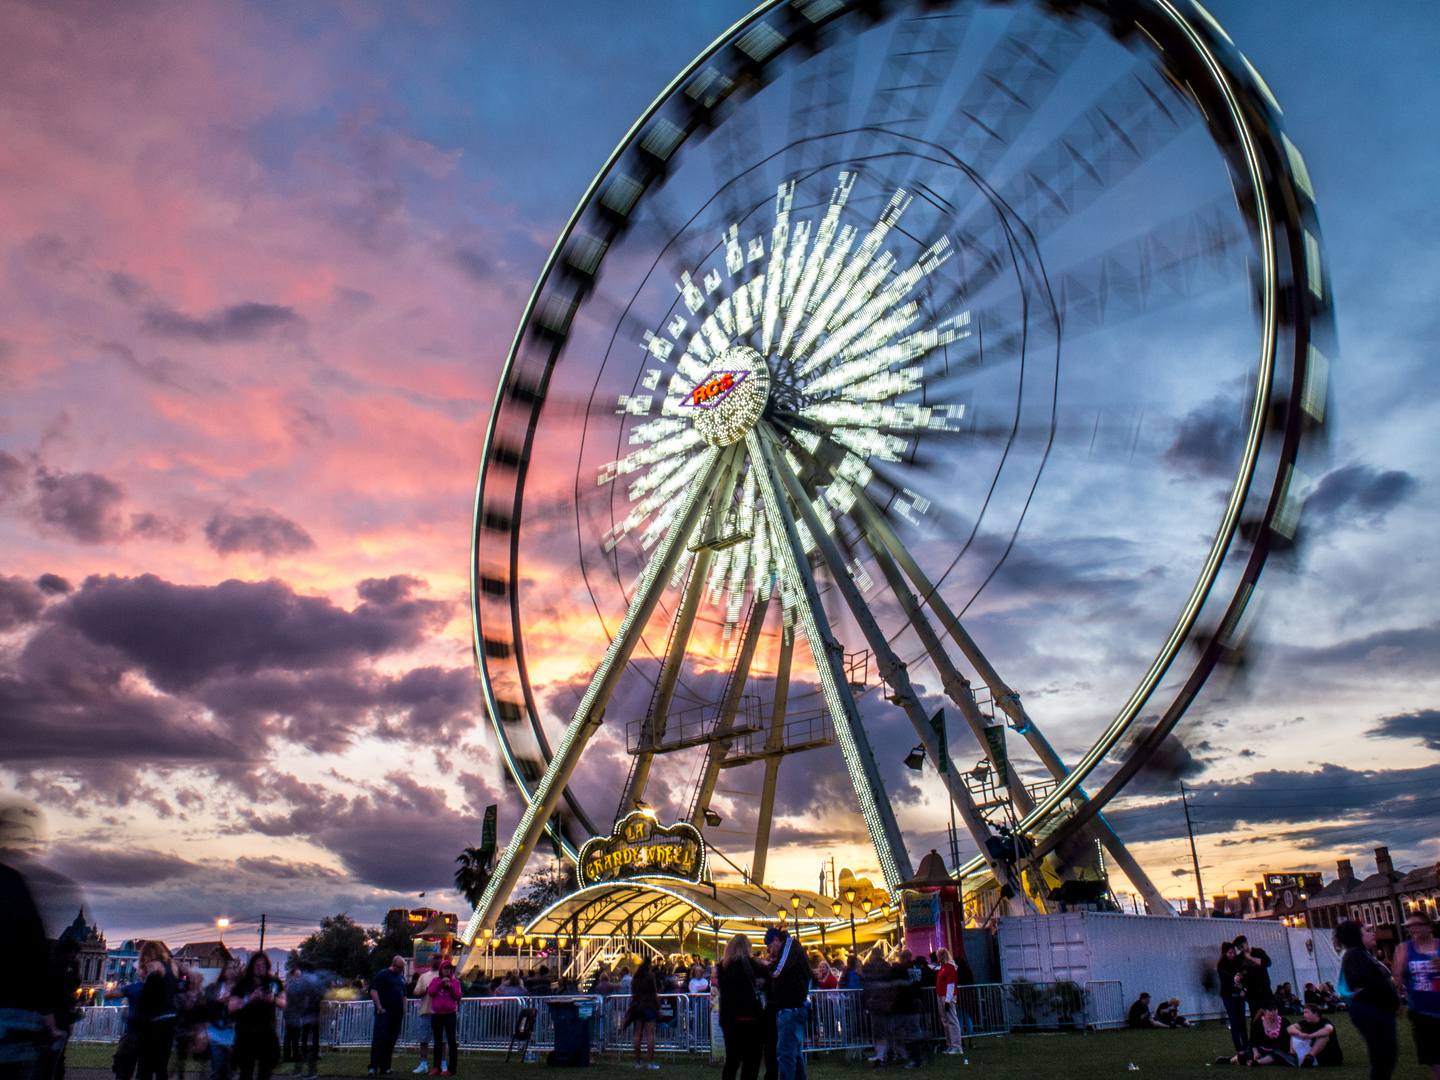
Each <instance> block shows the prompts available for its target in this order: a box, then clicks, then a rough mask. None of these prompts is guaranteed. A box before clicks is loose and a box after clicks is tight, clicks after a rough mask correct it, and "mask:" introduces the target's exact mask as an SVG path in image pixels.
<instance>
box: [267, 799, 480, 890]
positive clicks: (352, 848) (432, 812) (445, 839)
mask: <svg viewBox="0 0 1440 1080" xmlns="http://www.w3.org/2000/svg"><path fill="white" fill-rule="evenodd" d="M298 783H299V782H298V781H295V778H294V777H289V778H277V783H276V785H275V786H274V788H273V790H275V791H277V792H278V791H284V792H285V793H286V794H287V795H288V796H290V797H296V798H297V803H296V804H295V805H293V806H292V808H291V809H290V810H289V811H288V812H287V813H284V814H278V815H273V816H269V817H264V816H261V815H260V814H257V813H254V812H253V811H245V812H244V813H243V815H242V816H243V818H244V821H245V824H246V826H247V827H248V828H250V829H253V830H255V831H256V832H260V833H263V834H264V835H266V836H276V837H280V836H301V837H305V838H306V839H309V840H311V841H312V842H314V843H316V844H319V845H320V846H322V847H324V848H326V849H327V850H329V851H332V852H334V853H335V854H336V855H337V856H338V857H339V858H340V859H341V860H342V861H343V862H344V864H345V867H346V869H347V870H349V871H350V872H351V873H352V874H353V875H354V876H355V877H356V878H357V879H358V880H360V881H362V882H365V883H366V884H369V885H375V886H377V887H380V888H392V889H397V890H405V891H412V890H415V889H416V888H425V889H427V890H428V889H431V888H435V887H440V888H446V887H450V886H451V885H452V884H453V880H454V866H455V856H456V855H457V854H459V853H460V851H461V850H462V849H463V848H465V847H466V846H472V845H474V844H476V843H478V841H479V839H480V819H479V818H478V817H475V816H473V815H471V814H467V813H463V812H457V811H454V810H451V809H450V808H449V807H448V806H447V805H446V799H445V792H444V791H442V790H441V789H440V788H436V787H429V786H426V785H425V784H422V783H420V782H418V781H417V780H415V779H413V778H411V777H408V776H403V775H400V774H392V775H390V776H388V777H386V779H385V782H384V783H383V784H377V785H373V786H371V787H370V788H369V790H367V791H365V792H363V793H361V794H358V795H355V796H353V797H350V796H345V795H342V794H338V793H333V792H330V793H323V794H322V793H319V792H316V791H314V790H313V789H312V790H311V791H310V792H308V793H300V792H296V791H295V790H294V789H295V787H296V786H297V785H298ZM490 801H492V802H500V801H501V800H500V799H499V798H497V797H492V798H491V799H490Z"/></svg>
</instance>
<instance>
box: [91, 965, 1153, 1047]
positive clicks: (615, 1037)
mask: <svg viewBox="0 0 1440 1080" xmlns="http://www.w3.org/2000/svg"><path fill="white" fill-rule="evenodd" d="M1017 985H1018V986H1019V987H1020V989H1019V990H1018V991H1017V990H1016V986H1017ZM1057 985H1058V986H1059V989H1058V991H1057V990H1056V986H1057ZM1073 986H1074V984H1068V985H1066V984H1049V983H1023V984H1006V985H1002V984H1000V983H985V984H980V985H974V986H961V987H959V988H958V990H959V993H958V997H957V1002H956V1004H957V1012H958V1015H959V1019H960V1026H961V1030H962V1031H963V1032H964V1033H965V1034H966V1035H1003V1034H1005V1033H1007V1032H1008V1031H1010V1030H1013V1029H1015V1028H1019V1027H1022V1026H1023V1027H1026V1028H1028V1027H1033V1026H1043V1025H1041V1023H1040V1020H1041V1019H1042V1017H1043V1018H1045V1019H1047V1020H1050V1021H1051V1023H1050V1026H1060V1025H1061V1024H1062V1023H1063V1018H1064V1017H1066V1016H1069V1017H1070V1019H1072V1020H1073V1021H1074V1022H1075V1024H1076V1026H1089V1027H1110V1026H1123V1024H1124V1022H1125V1009H1124V997H1123V995H1122V994H1121V992H1120V984H1119V983H1100V982H1091V983H1087V984H1086V985H1085V989H1084V990H1083V991H1079V993H1078V994H1077V993H1075V991H1073V990H1071V989H1070V987H1073ZM1076 989H1078V988H1076ZM1065 995H1069V997H1068V998H1067V997H1065ZM550 1001H567V1002H579V1003H580V1004H581V1006H582V1009H583V1008H586V1007H588V1008H589V1009H590V1012H591V1015H590V1045H591V1048H592V1050H593V1051H594V1052H597V1053H598V1052H600V1051H603V1050H620V1051H622V1052H623V1050H624V1048H626V1047H629V1046H630V1045H632V1043H633V1042H634V1036H635V1032H634V1028H633V1027H629V1028H626V1027H622V1024H623V1023H624V1019H625V1014H626V1012H628V1011H629V1008H630V998H629V996H628V995H622V994H614V995H611V996H609V997H606V998H602V997H600V996H599V995H567V996H565V997H562V998H547V997H488V998H465V999H463V1000H462V1001H461V1002H460V1009H459V1014H458V1016H457V1018H456V1020H457V1022H456V1039H457V1041H458V1043H459V1045H460V1046H461V1048H462V1049H465V1050H504V1049H506V1048H507V1047H508V1046H509V1045H510V1037H511V1035H512V1034H513V1033H514V1031H515V1027H516V1024H517V1023H518V1022H519V1019H520V1011H521V1010H522V1009H526V1008H534V1009H535V1010H536V1018H535V1019H536V1023H535V1032H534V1036H533V1038H532V1039H531V1041H530V1047H531V1049H533V1050H540V1051H547V1050H550V1049H553V1047H554V1038H555V1028H554V1023H553V1021H552V1020H551V1017H550V1010H549V1008H548V1005H547V1003H548V1002H550ZM661 1001H662V1004H663V1005H665V1006H666V1008H665V1009H663V1010H662V1015H663V1016H664V1017H665V1019H664V1020H663V1021H662V1022H658V1023H657V1024H656V1025H655V1049H656V1050H657V1051H658V1052H661V1053H667V1054H672V1055H673V1054H690V1053H709V1052H710V1051H711V1048H712V1025H711V1017H712V1015H713V1013H712V1011H711V1004H710V996H709V995H708V994H663V995H661ZM923 1001H924V1005H923V1008H922V1010H921V1012H920V1013H919V1014H918V1021H919V1022H918V1024H917V1025H916V1026H915V1027H914V1029H913V1031H914V1035H915V1036H916V1037H919V1038H921V1039H933V1040H935V1041H937V1042H939V1041H941V1040H943V1039H944V1037H945V1036H944V1028H943V1025H942V1023H941V1021H940V1010H939V1007H938V1003H937V1002H936V1001H935V999H934V995H933V994H927V995H926V996H925V998H924V999H923ZM810 1004H811V1016H810V1024H809V1030H808V1033H807V1039H806V1047H805V1050H806V1053H820V1052H825V1051H831V1050H854V1051H858V1050H861V1049H864V1048H867V1047H870V1046H873V1045H874V1032H873V1031H872V1018H871V1015H870V1010H869V1008H868V1003H867V1001H866V997H865V992H864V991H863V990H812V991H811V992H810ZM1042 1006H1043V1007H1042ZM1057 1006H1058V1007H1059V1008H1060V1009H1065V1008H1069V1009H1072V1010H1075V1009H1077V1008H1078V1010H1080V1011H1077V1012H1072V1013H1068V1014H1067V1013H1064V1012H1057V1011H1056V1010H1057ZM1027 1007H1028V1008H1029V1010H1030V1011H1029V1013H1028V1015H1027V1012H1026V1008H1027ZM1037 1010H1039V1011H1038V1012H1037ZM1046 1010H1048V1011H1046ZM82 1014H83V1015H82V1016H81V1018H80V1020H79V1021H77V1022H76V1024H75V1027H74V1028H73V1029H72V1032H71V1036H70V1038H71V1041H72V1042H77V1043H79V1042H89V1043H113V1042H117V1041H118V1040H119V1038H120V1036H121V1034H122V1033H123V1032H124V1028H125V1007H124V1006H109V1005H107V1006H94V1007H90V1008H86V1009H83V1010H82ZM374 1021H375V1008H374V1006H373V1005H372V1004H371V1002H370V1001H368V1000H361V1001H327V1002H325V1004H324V1007H323V1010H322V1012H321V1016H320V1043H321V1045H322V1046H324V1047H327V1048H329V1049H332V1050H341V1049H357V1048H367V1047H369V1045H370V1038H371V1034H372V1032H373V1030H374ZM713 1035H714V1036H715V1038H714V1045H716V1046H719V1045H722V1044H723V1039H722V1038H721V1037H720V1034H719V1032H718V1031H715V1032H713ZM422 1036H423V1038H425V1039H426V1040H429V1038H430V1020H429V1017H422V1016H421V1015H420V1002H419V1001H417V1000H413V999H412V1000H410V1001H407V1002H406V1008H405V1019H404V1022H403V1024H402V1026H401V1029H400V1038H399V1040H398V1043H397V1045H399V1046H404V1047H413V1046H415V1045H417V1044H418V1043H419V1042H420V1040H421V1038H422Z"/></svg>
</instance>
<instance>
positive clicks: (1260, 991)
mask: <svg viewBox="0 0 1440 1080" xmlns="http://www.w3.org/2000/svg"><path fill="white" fill-rule="evenodd" d="M1235 952H1236V954H1237V955H1238V958H1239V960H1240V982H1241V985H1242V986H1244V988H1245V1000H1246V1001H1247V1002H1248V1003H1249V1005H1250V1019H1251V1020H1252V1021H1253V1020H1254V1019H1255V1017H1256V1016H1258V1015H1259V1014H1260V1010H1261V1009H1263V1008H1265V1006H1266V1005H1269V1004H1270V1003H1271V1002H1272V1001H1274V1000H1275V994H1274V992H1273V991H1272V990H1271V989H1270V957H1269V955H1268V954H1267V953H1266V952H1265V950H1264V949H1257V948H1254V947H1253V946H1252V945H1251V944H1250V941H1249V939H1248V938H1246V936H1245V935H1244V934H1241V935H1240V936H1239V937H1237V938H1236V939H1235Z"/></svg>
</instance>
